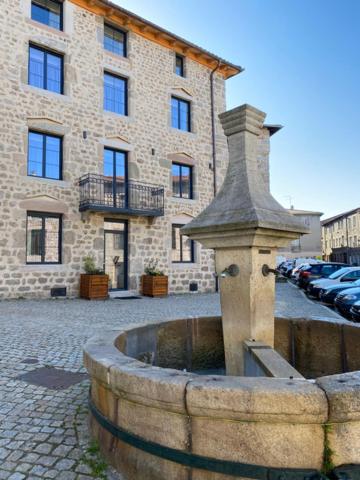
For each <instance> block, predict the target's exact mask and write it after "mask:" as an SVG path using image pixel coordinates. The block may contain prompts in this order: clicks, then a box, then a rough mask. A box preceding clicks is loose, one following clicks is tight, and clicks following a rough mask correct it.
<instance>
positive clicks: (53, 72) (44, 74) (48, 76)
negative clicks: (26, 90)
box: [28, 45, 63, 93]
mask: <svg viewBox="0 0 360 480" xmlns="http://www.w3.org/2000/svg"><path fill="white" fill-rule="evenodd" d="M28 81H29V85H32V86H34V87H38V88H43V89H45V90H50V91H51V92H56V93H63V58H62V56H61V55H58V54H56V53H52V52H49V51H48V50H45V49H43V48H40V47H35V46H33V45H30V48H29V79H28Z"/></svg>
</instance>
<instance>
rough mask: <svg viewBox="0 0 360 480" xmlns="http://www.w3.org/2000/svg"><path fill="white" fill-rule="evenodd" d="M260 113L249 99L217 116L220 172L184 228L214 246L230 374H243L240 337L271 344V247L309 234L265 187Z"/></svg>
mask: <svg viewBox="0 0 360 480" xmlns="http://www.w3.org/2000/svg"><path fill="white" fill-rule="evenodd" d="M265 117H266V114H265V113H263V112H261V111H260V110H257V109H256V108H254V107H252V106H250V105H242V106H240V107H237V108H234V109H233V110H230V111H228V112H225V113H223V114H221V115H220V120H221V123H222V126H223V128H224V132H225V135H226V136H227V137H228V147H229V166H228V170H227V173H226V177H225V180H224V183H223V185H222V187H221V189H220V191H219V193H218V194H217V196H216V197H215V198H214V200H213V201H212V203H211V204H210V205H209V206H208V207H207V208H206V209H205V210H204V211H203V212H202V213H200V215H199V216H198V217H196V218H195V219H194V220H193V221H192V222H190V223H189V224H188V225H186V226H185V227H183V229H182V233H184V234H185V235H188V236H189V237H190V238H191V239H193V240H197V241H199V242H200V243H201V244H202V245H204V246H205V247H206V248H213V249H214V250H215V252H216V271H217V273H218V274H219V276H220V278H221V280H220V296H221V309H222V321H223V336H224V346H225V361H226V371H227V374H228V375H243V374H244V350H243V342H244V341H245V340H249V339H254V340H256V341H261V342H264V343H266V344H267V345H269V346H271V347H273V346H274V298H275V280H274V275H272V274H271V273H270V274H269V272H266V267H264V268H263V266H264V265H266V266H268V267H270V268H274V267H275V257H276V252H277V249H278V248H279V247H283V246H286V245H287V244H288V243H289V242H290V241H291V240H294V239H296V238H299V236H300V234H302V233H308V229H307V228H306V227H305V226H304V225H303V224H301V223H299V222H298V220H297V219H296V218H295V217H294V216H292V215H291V214H289V213H288V212H287V211H286V210H285V209H284V208H283V207H282V206H281V205H280V204H279V203H278V202H277V201H276V200H275V199H274V198H273V197H272V196H271V194H270V188H269V180H268V178H269V175H268V173H269V172H268V168H269V167H268V163H267V160H266V159H265V158H264V157H263V156H261V155H258V152H259V135H260V134H261V131H262V129H263V128H266V127H264V120H265ZM234 265H235V266H237V267H238V269H237V268H236V267H233V268H230V269H229V268H228V267H229V266H234ZM237 270H238V272H237ZM264 270H265V271H264ZM266 273H268V274H267V275H266Z"/></svg>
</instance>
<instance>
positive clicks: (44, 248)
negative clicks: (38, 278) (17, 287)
mask: <svg viewBox="0 0 360 480" xmlns="http://www.w3.org/2000/svg"><path fill="white" fill-rule="evenodd" d="M26 263H61V215H56V214H53V213H39V212H28V214H27V226H26Z"/></svg>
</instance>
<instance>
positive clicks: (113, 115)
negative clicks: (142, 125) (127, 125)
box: [103, 110, 132, 122]
mask: <svg viewBox="0 0 360 480" xmlns="http://www.w3.org/2000/svg"><path fill="white" fill-rule="evenodd" d="M103 112H104V115H105V116H106V117H110V118H116V119H120V118H121V119H122V120H124V121H125V122H132V117H131V116H130V115H123V114H122V113H115V112H111V111H110V110H104V111H103Z"/></svg>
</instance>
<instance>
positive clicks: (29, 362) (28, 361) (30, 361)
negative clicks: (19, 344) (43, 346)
mask: <svg viewBox="0 0 360 480" xmlns="http://www.w3.org/2000/svg"><path fill="white" fill-rule="evenodd" d="M21 363H25V364H26V365H33V364H34V363H39V360H38V359H37V358H30V357H28V358H24V360H21Z"/></svg>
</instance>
